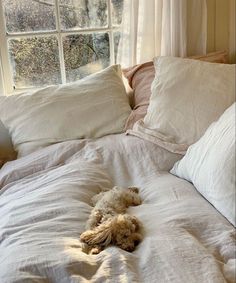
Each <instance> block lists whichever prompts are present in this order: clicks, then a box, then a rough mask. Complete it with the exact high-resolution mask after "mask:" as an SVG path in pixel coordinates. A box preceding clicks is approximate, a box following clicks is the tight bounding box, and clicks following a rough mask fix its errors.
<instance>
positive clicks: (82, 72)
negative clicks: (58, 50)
mask: <svg viewBox="0 0 236 283" xmlns="http://www.w3.org/2000/svg"><path fill="white" fill-rule="evenodd" d="M63 48H64V59H65V67H66V77H67V81H75V80H77V79H80V78H83V77H85V76H87V75H90V74H92V73H94V72H97V71H99V70H101V69H103V68H105V67H107V66H109V64H110V52H109V35H108V34H107V33H94V34H79V35H69V36H65V37H64V38H63Z"/></svg>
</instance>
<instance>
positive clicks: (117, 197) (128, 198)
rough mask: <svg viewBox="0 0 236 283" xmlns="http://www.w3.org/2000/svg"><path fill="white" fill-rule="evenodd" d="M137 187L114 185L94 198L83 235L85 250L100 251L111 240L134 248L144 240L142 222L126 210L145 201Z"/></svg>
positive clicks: (87, 251) (117, 244) (110, 242)
mask: <svg viewBox="0 0 236 283" xmlns="http://www.w3.org/2000/svg"><path fill="white" fill-rule="evenodd" d="M138 192H139V191H138V188H135V187H129V188H128V189H127V188H126V189H124V188H121V187H114V188H113V189H111V190H110V191H106V192H101V193H99V194H98V195H95V196H94V197H93V198H92V204H93V206H94V208H93V209H92V212H91V214H90V217H89V219H88V221H87V224H86V231H85V232H83V233H82V234H81V235H80V240H81V242H82V243H84V246H83V251H84V252H86V253H89V254H98V253H100V252H101V251H102V250H103V249H104V248H105V247H107V246H108V245H110V244H113V245H116V246H118V247H120V248H121V249H123V250H125V251H128V252H132V251H134V249H135V247H136V246H137V245H138V244H139V242H140V241H141V240H142V234H141V223H140V221H139V220H138V219H137V218H136V217H135V216H131V215H129V214H126V213H125V212H126V209H127V208H128V207H129V206H137V205H140V204H141V203H142V201H141V198H140V196H139V194H138Z"/></svg>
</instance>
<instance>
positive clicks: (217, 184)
mask: <svg viewBox="0 0 236 283" xmlns="http://www.w3.org/2000/svg"><path fill="white" fill-rule="evenodd" d="M235 106H236V105H235V103H234V104H233V105H232V106H231V107H229V108H228V109H227V110H226V111H225V112H224V114H223V115H222V116H221V117H220V118H219V120H218V121H217V122H215V123H213V124H212V125H211V126H210V127H209V128H208V129H207V131H206V132H205V134H204V135H203V136H202V137H201V139H200V140H199V141H198V142H196V143H195V144H193V145H192V146H190V147H189V149H188V151H187V153H186V155H185V156H184V157H183V159H182V160H180V161H178V162H177V163H176V164H175V165H174V167H173V168H172V170H171V173H172V174H174V175H176V176H178V177H180V178H184V179H186V180H188V181H189V182H192V183H193V184H194V186H195V187H196V189H197V190H198V191H199V192H200V193H201V194H202V195H203V196H204V197H205V198H206V199H207V200H208V201H209V202H210V203H211V204H212V205H214V206H215V208H216V209H218V210H219V211H220V212H221V213H222V214H223V215H224V216H225V217H226V218H227V219H228V220H229V221H230V222H231V223H232V224H233V225H234V226H235V224H236V219H235V201H236V197H235V195H236V193H235V118H236V117H235Z"/></svg>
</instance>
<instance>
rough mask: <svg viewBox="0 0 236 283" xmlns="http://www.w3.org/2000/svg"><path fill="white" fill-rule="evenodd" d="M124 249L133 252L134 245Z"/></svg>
mask: <svg viewBox="0 0 236 283" xmlns="http://www.w3.org/2000/svg"><path fill="white" fill-rule="evenodd" d="M125 250H126V251H127V252H133V251H134V247H127V248H126V249H125Z"/></svg>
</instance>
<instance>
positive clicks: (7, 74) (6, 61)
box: [0, 0, 119, 95]
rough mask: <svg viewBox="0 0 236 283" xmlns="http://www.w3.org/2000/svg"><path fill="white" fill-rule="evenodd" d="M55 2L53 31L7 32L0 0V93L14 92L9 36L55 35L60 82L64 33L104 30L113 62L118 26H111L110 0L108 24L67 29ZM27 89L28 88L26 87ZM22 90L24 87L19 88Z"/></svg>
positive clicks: (62, 68) (64, 72)
mask: <svg viewBox="0 0 236 283" xmlns="http://www.w3.org/2000/svg"><path fill="white" fill-rule="evenodd" d="M54 3H55V19H56V29H55V30H53V31H35V32H17V33H7V31H6V24H5V15H4V10H3V4H2V0H0V94H1V89H2V91H3V93H4V94H5V95H9V94H11V93H14V92H15V91H17V90H18V89H17V90H15V89H14V81H13V72H12V70H11V63H10V57H9V52H8V43H7V42H8V39H11V38H19V37H21V38H24V37H31V36H37V37H38V36H39V37H40V36H50V35H55V36H56V37H57V39H58V49H59V60H60V72H61V80H62V83H63V84H64V83H66V71H65V63H64V54H63V42H62V38H63V36H65V35H76V34H89V33H94V32H104V33H108V34H109V48H110V64H111V65H112V64H114V63H115V54H114V32H116V31H119V27H116V26H113V24H112V4H111V0H107V8H108V26H107V27H105V28H103V27H101V28H85V29H80V28H77V29H74V28H73V30H72V29H71V30H70V29H68V30H64V29H62V27H61V23H60V7H59V2H58V0H54ZM1 81H2V83H1ZM27 89H28V88H27ZM19 90H20V91H21V90H24V89H22V88H21V89H19Z"/></svg>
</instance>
